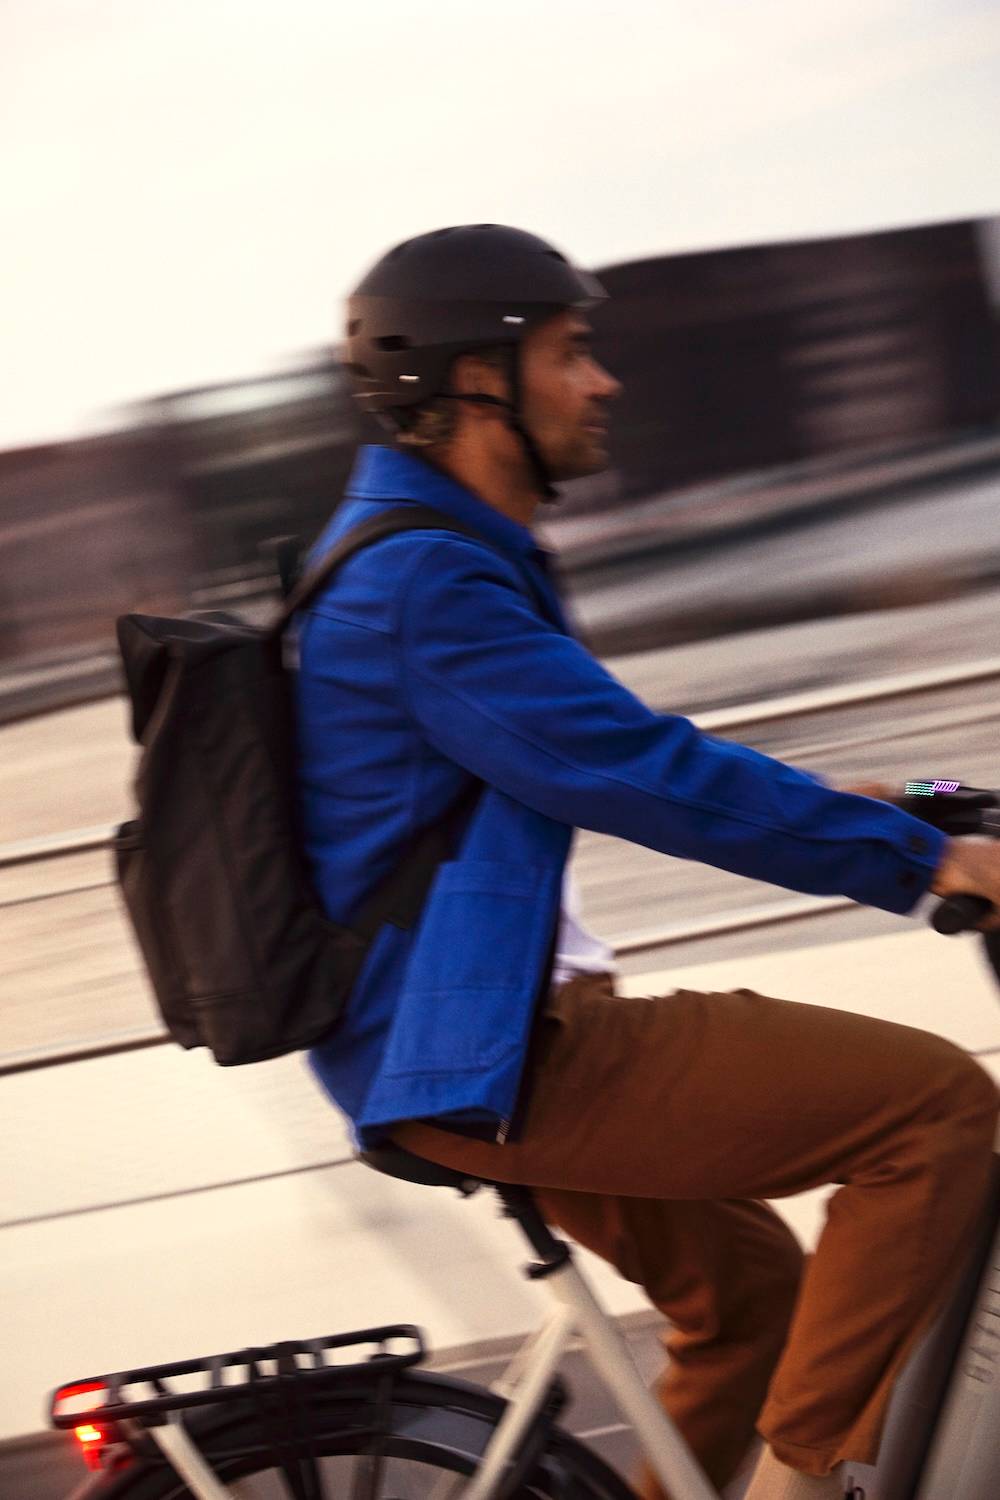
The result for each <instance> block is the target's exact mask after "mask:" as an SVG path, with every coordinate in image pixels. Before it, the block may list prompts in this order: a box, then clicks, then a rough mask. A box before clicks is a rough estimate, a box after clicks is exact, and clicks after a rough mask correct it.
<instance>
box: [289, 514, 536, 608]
mask: <svg viewBox="0 0 1000 1500" xmlns="http://www.w3.org/2000/svg"><path fill="white" fill-rule="evenodd" d="M398 531H455V532H459V533H460V534H461V535H463V536H468V537H472V539H473V540H474V541H477V542H481V543H482V544H483V546H485V547H489V548H490V549H491V551H493V552H500V549H499V548H498V547H497V546H495V545H494V543H493V542H491V541H490V540H489V539H488V538H487V537H485V536H483V534H482V532H481V531H477V530H476V529H475V527H473V526H467V525H466V524H465V523H464V521H457V520H455V518H454V517H453V516H448V515H445V513H444V512H443V511H440V510H434V508H433V507H432V506H430V505H401V506H397V507H396V508H395V509H393V510H387V511H382V512H381V513H380V514H379V515H377V516H372V517H371V518H370V520H367V521H362V522H360V524H359V525H357V526H354V527H352V528H351V530H350V531H348V532H346V533H345V535H344V536H342V537H341V538H340V540H339V541H337V542H335V543H334V545H333V546H332V547H331V548H330V551H329V552H327V553H326V555H325V556H324V557H321V558H320V559H319V560H318V561H317V562H315V563H314V564H313V565H312V567H311V568H307V569H306V571H305V573H304V574H303V575H302V577H301V578H300V579H299V581H298V583H297V584H296V585H295V587H294V588H293V589H292V592H291V593H290V594H289V595H288V598H287V599H285V600H284V602H283V604H282V605H281V608H280V609H279V611H278V614H277V616H276V618H275V619H274V621H273V623H272V624H271V626H270V631H269V633H271V634H273V635H279V634H280V633H281V631H282V630H284V628H285V626H286V625H287V624H288V622H289V621H290V620H291V618H292V616H293V615H294V614H295V613H296V611H297V610H300V609H305V608H306V607H307V606H308V605H309V604H311V603H312V601H313V599H315V597H316V595H317V594H318V593H319V592H320V590H321V589H322V588H323V586H324V585H325V584H326V582H327V580H328V579H329V578H330V576H331V575H332V574H333V572H334V571H335V570H336V568H338V567H339V566H340V564H341V563H342V562H345V561H346V559H347V558H348V557H351V556H352V555H353V554H354V553H355V552H360V551H361V549H362V547H368V546H370V545H371V544H372V542H377V541H379V540H380V539H381V538H382V537H384V536H393V535H394V534H395V533H396V532H398ZM502 555H503V556H504V557H505V558H507V559H508V560H509V561H511V562H514V563H515V564H516V565H517V568H518V571H519V572H520V573H521V576H522V578H523V579H524V581H525V583H526V585H527V587H528V589H529V590H530V593H531V597H532V599H533V600H534V602H535V604H536V605H537V606H538V608H539V610H540V611H541V613H542V614H543V615H544V616H545V617H546V618H547V619H549V620H551V619H552V610H551V607H550V606H549V604H548V601H547V600H546V599H545V596H544V595H543V594H542V592H541V590H540V589H539V588H538V586H537V584H536V583H535V580H534V579H533V578H532V577H531V575H530V573H529V572H528V570H527V569H526V568H525V567H524V566H523V564H522V563H521V562H520V560H519V559H518V558H516V557H514V556H513V555H512V554H511V553H509V552H503V553H502ZM556 623H558V622H556ZM560 628H562V627H560Z"/></svg>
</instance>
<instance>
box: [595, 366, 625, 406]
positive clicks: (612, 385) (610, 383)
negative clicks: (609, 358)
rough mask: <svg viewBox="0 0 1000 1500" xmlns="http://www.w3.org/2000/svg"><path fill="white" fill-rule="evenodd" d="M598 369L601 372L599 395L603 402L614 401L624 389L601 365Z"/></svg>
mask: <svg viewBox="0 0 1000 1500" xmlns="http://www.w3.org/2000/svg"><path fill="white" fill-rule="evenodd" d="M599 368H600V372H601V386H600V395H601V396H602V397H603V399H604V400H605V401H614V400H615V399H616V398H617V397H618V396H620V395H621V393H622V391H623V390H624V389H625V387H624V386H623V385H622V383H621V381H620V380H616V379H615V377H614V376H613V375H612V374H611V373H610V372H609V371H608V370H606V369H605V368H604V366H603V365H601V366H599Z"/></svg>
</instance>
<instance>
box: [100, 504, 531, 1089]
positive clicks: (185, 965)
mask: <svg viewBox="0 0 1000 1500" xmlns="http://www.w3.org/2000/svg"><path fill="white" fill-rule="evenodd" d="M417 529H419V530H428V529H434V530H445V531H454V532H460V533H464V534H465V535H467V536H471V537H474V538H475V539H476V540H478V541H480V542H483V543H484V544H485V545H487V546H491V545H492V544H491V543H490V542H489V541H488V540H487V539H486V538H485V537H483V536H482V535H481V534H480V533H479V532H477V531H474V530H473V529H472V528H471V527H468V526H465V525H463V524H462V523H461V522H459V521H456V520H453V519H452V518H451V517H450V516H446V515H443V514H442V513H441V512H440V511H436V510H432V509H431V508H430V507H428V506H416V505H406V506H401V507H399V508H396V509H393V510H390V511H384V512H382V513H381V514H380V515H377V516H375V517H373V518H372V519H371V520H369V521H365V522H363V523H362V524H361V525H359V526H356V527H355V528H353V530H351V531H350V532H348V533H347V535H345V536H344V537H342V538H341V540H340V541H339V542H337V544H336V545H335V546H334V547H333V548H332V550H331V551H330V552H329V553H328V554H327V555H326V556H325V557H323V558H322V559H321V560H320V561H319V562H318V563H316V564H315V565H314V566H313V567H312V568H311V569H309V570H308V571H307V572H306V574H305V576H304V577H303V578H302V579H301V581H300V582H299V583H297V584H296V585H295V587H294V588H293V589H292V590H291V592H290V593H289V595H288V597H287V598H286V599H285V602H284V604H283V606H282V608H281V610H280V612H279V613H278V615H277V618H276V619H275V620H274V621H273V622H272V623H271V624H270V625H268V626H266V627H259V626H252V625H248V624H246V623H244V622H243V621H241V620H240V619H238V618H237V617H236V616H234V615H227V614H221V613H208V614H202V615H194V616H188V617H182V618H178V619H159V618H156V617H154V616H150V615H139V614H129V615H123V616H121V617H120V618H119V620H118V622H117V630H118V644H119V648H120V650H121V655H122V659H123V662H124V666H125V678H126V684H127V687H128V692H129V696H130V698H131V702H132V729H133V734H134V736H135V739H136V740H137V742H139V743H140V744H141V745H142V747H143V753H142V755H141V757H140V760H139V767H138V772H137V775H136V779H135V793H136V800H137V802H138V808H139V815H138V818H137V819H136V820H135V821H133V822H129V823H123V824H122V825H121V827H120V828H119V829H118V832H117V836H116V838H115V840H114V853H115V863H116V869H117V874H118V880H119V883H120V885H121V890H122V894H123V897H124V902H125V906H126V909H127V912H128V916H129V918H130V920H131V923H132V926H133V928H134V930H135V933H136V936H137V938H138V941H139V946H140V948H141V950H142V955H143V959H144V960H145V965H146V968H147V970H148V973H149V977H150V980H151V981H152V986H153V992H154V995H155V998H156V1002H157V1005H158V1007H159V1010H160V1013H161V1015H162V1016H163V1020H164V1022H165V1023H166V1026H167V1029H168V1031H169V1032H170V1034H171V1035H172V1036H173V1037H174V1039H175V1040H176V1041H178V1042H179V1043H180V1044H181V1046H182V1047H209V1048H211V1050H212V1053H213V1055H214V1057H215V1060H216V1062H218V1063H221V1064H223V1065H224V1066H232V1065H234V1064H239V1063H251V1062H261V1061H263V1060H264V1059H266V1058H270V1057H280V1056H282V1055H283V1054H284V1053H287V1052H294V1051H297V1050H299V1049H300V1048H303V1047H309V1046H311V1045H312V1044H313V1043H314V1042H317V1041H319V1040H320V1038H322V1037H324V1036H326V1035H327V1034H328V1033H329V1032H330V1031H331V1030H332V1029H333V1028H334V1027H335V1026H336V1023H337V1020H338V1018H339V1017H340V1015H341V1013H342V1011H343V1008H344V1005H345V1003H346V1001H347V999H348V996H349V995H350V992H351V988H352V985H353V983H354V981H355V979H356V977H357V974H358V971H359V969H360V967H361V964H362V961H363V960H364V957H365V954H366V953H367V951H368V948H369V946H370V944H371V942H372V940H373V939H374V937H375V935H376V934H377V933H378V931H379V929H380V928H381V926H382V924H383V923H384V922H387V921H388V922H392V923H394V924H395V925H396V926H397V927H401V928H408V927H410V926H412V924H413V923H414V922H415V921H416V919H417V917H418V916H419V914H420V910H421V907H422V905H423V902H424V898H425V896H426V894H427V890H428V888H429V886H430V883H431V880H432V879H433V876H434V873H435V871H436V869H437V867H438V865H439V864H440V862H441V861H442V860H443V859H446V858H448V857H449V855H450V854H451V853H452V852H453V847H454V842H455V839H456V838H457V836H458V833H459V830H460V828H461V826H462V824H463V822H464V819H465V817H466V815H467V814H468V813H470V812H471V810H472V808H473V806H474V805H475V803H476V801H477V800H478V797H479V795H480V794H481V792H482V787H483V784H482V782H480V781H476V782H475V783H474V784H473V785H472V786H471V787H470V788H469V790H468V791H466V792H465V793H463V795H462V797H461V798H460V799H459V800H458V801H457V802H456V803H455V805H454V806H453V807H452V808H451V809H450V810H449V811H448V813H447V814H446V816H445V817H444V818H443V819H442V820H440V821H439V822H437V823H435V824H434V825H432V826H430V827H428V828H427V829H426V830H425V832H424V833H423V834H422V835H421V836H420V837H418V838H417V839H415V840H414V841H413V842H412V843H411V845H410V847H408V848H407V849H405V850H404V851H403V853H402V855H401V858H400V861H399V863H398V865H397V867H396V868H395V870H394V871H393V872H392V873H391V874H390V875H389V877H388V878H387V879H386V880H384V881H383V882H382V883H381V885H380V886H379V887H378V888H376V890H375V891H374V892H373V893H372V895H371V896H370V897H369V899H368V900H367V902H366V903H365V905H364V907H363V908H362V910H361V911H360V914H359V915H358V917H357V918H356V920H355V921H354V922H353V923H352V925H351V926H350V927H345V926H340V925H338V924H337V923H334V922H331V921H329V920H328V919H327V917H326V916H325V914H324V912H323V909H322V907H321V905H320V902H319V899H318V897H317V896H316V895H315V893H314V891H313V890H312V888H311V884H310V880H309V877H308V874H307V870H306V864H305V860H304V857H303V853H302V845H301V840H300V836H299V829H298V814H297V810H296V798H295V783H294V721H293V709H292V697H291V680H290V673H289V672H288V670H287V668H286V664H285V649H284V643H283V637H282V632H283V631H284V628H285V626H286V625H287V624H288V622H289V621H290V619H291V617H292V615H293V614H294V613H295V611H296V610H299V609H302V608H304V607H305V606H307V605H308V604H309V602H310V601H311V600H312V599H313V598H314V596H315V595H316V593H317V592H318V591H319V589H320V588H321V587H322V586H323V585H324V584H325V583H326V582H327V580H328V579H329V577H330V576H331V574H332V573H333V571H334V569H335V568H336V567H337V566H338V565H339V564H340V563H341V562H343V561H344V560H345V559H346V558H347V557H350V556H351V555H352V554H353V553H355V552H357V551H358V550H359V549H360V548H362V547H366V546H369V545H370V544H371V543H372V542H375V541H377V540H379V538H381V537H384V536H389V535H392V534H394V533H395V532H398V531H410V530H417ZM505 555H506V554H505ZM522 571H523V570H522ZM524 576H525V581H526V582H527V584H528V586H529V588H530V589H531V591H532V593H533V595H534V598H535V602H536V603H537V604H539V605H540V607H541V608H542V610H543V612H544V611H545V602H544V599H542V597H541V595H540V594H539V592H538V591H537V590H536V589H535V587H534V585H533V583H532V582H531V580H530V578H529V577H528V575H527V574H526V573H525V574H524Z"/></svg>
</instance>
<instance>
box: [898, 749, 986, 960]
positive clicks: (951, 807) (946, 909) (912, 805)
mask: <svg viewBox="0 0 1000 1500" xmlns="http://www.w3.org/2000/svg"><path fill="white" fill-rule="evenodd" d="M887 800H888V801H889V802H891V803H892V804H893V806H894V807H899V808H901V809H902V810H903V812H908V813H910V815H911V816H912V817H914V818H920V819H921V820H922V821H923V822H924V823H930V824H932V825H933V826H934V827H935V828H940V829H941V831H942V832H943V833H947V834H950V835H952V837H955V838H961V837H968V836H969V835H970V834H983V835H985V836H986V837H987V838H1000V791H990V790H988V789H987V788H984V787H975V786H963V785H962V783H961V782H959V781H943V780H941V779H940V778H937V779H932V780H928V781H908V782H907V783H906V787H905V792H904V795H903V796H901V797H890V798H888V799H887ZM993 910H994V907H993V903H992V902H991V901H988V900H987V899H986V897H985V896H972V895H967V896H965V895H959V896H947V897H946V898H945V899H944V900H943V901H940V902H939V903H938V905H937V906H936V907H935V908H934V911H933V912H932V914H931V926H932V927H933V928H934V930H935V932H940V933H943V934H944V935H945V936H947V937H950V936H952V935H953V934H954V933H956V932H969V931H972V930H975V929H977V928H978V924H979V923H980V922H981V921H982V920H983V918H984V917H988V916H990V914H991V913H992V912H993ZM984 935H988V934H984Z"/></svg>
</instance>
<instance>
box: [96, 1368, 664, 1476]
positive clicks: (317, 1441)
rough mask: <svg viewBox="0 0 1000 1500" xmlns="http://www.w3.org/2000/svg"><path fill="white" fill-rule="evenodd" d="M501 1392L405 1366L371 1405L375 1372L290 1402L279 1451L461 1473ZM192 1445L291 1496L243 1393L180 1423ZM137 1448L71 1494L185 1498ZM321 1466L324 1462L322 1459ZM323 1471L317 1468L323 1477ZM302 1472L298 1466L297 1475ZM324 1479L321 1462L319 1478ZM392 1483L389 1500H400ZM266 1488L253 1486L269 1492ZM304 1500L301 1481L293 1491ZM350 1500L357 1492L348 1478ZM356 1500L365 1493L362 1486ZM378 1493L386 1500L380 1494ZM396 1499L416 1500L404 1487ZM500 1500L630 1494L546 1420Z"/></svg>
mask: <svg viewBox="0 0 1000 1500" xmlns="http://www.w3.org/2000/svg"><path fill="white" fill-rule="evenodd" d="M505 1406H506V1402H505V1401H504V1400H503V1398H502V1397H500V1396H496V1395H494V1394H493V1393H492V1392H490V1391H487V1390H484V1389H483V1388H482V1387H481V1386H476V1385H472V1384H469V1383H467V1382H465V1381H461V1380H455V1379H451V1378H449V1377H444V1376H435V1375H433V1374H431V1373H426V1372H422V1371H416V1370H411V1371H408V1372H406V1373H405V1374H403V1375H401V1376H397V1377H395V1378H394V1379H393V1380H392V1383H391V1388H390V1390H389V1392H388V1394H387V1396H386V1398H385V1400H384V1404H383V1406H382V1408H381V1421H380V1408H379V1401H378V1395H377V1384H376V1382H375V1380H366V1381H365V1383H364V1384H363V1385H361V1386H358V1385H353V1384H352V1386H351V1387H350V1388H348V1389H345V1388H343V1387H339V1388H334V1389H327V1390H323V1391H318V1392H313V1393H310V1396H309V1398H308V1401H302V1402H301V1403H300V1404H299V1405H298V1408H297V1410H298V1413H299V1419H300V1422H301V1423H302V1430H301V1435H300V1437H299V1438H298V1439H288V1440H287V1442H288V1453H289V1457H290V1458H291V1459H293V1460H294V1461H295V1462H304V1463H305V1467H306V1470H307V1471H308V1457H309V1448H310V1446H311V1447H312V1450H313V1453H314V1455H315V1460H317V1461H322V1460H328V1461H329V1460H336V1459H344V1458H346V1459H360V1458H364V1457H367V1456H370V1454H371V1450H372V1448H373V1447H374V1446H375V1445H376V1443H380V1445H381V1451H382V1453H383V1454H384V1456H385V1458H386V1459H387V1460H391V1461H401V1462H408V1463H409V1464H410V1465H418V1466H420V1465H422V1466H423V1467H424V1468H425V1469H426V1470H427V1471H428V1473H430V1472H436V1473H437V1474H438V1475H439V1476H440V1475H441V1474H443V1473H451V1474H454V1475H455V1476H456V1478H459V1477H460V1476H463V1475H466V1476H467V1475H469V1474H471V1473H472V1472H473V1471H474V1469H475V1467H476V1465H477V1463H478V1461H479V1459H480V1457H481V1455H482V1453H483V1450H484V1449H485V1447H486V1444H487V1442H488V1441H489V1438H490V1436H491V1435H492V1433H493V1432H494V1430H495V1428H496V1425H497V1423H498V1422H499V1420H500V1417H501V1416H502V1414H503V1411H504V1409H505ZM185 1425H186V1427H187V1429H188V1431H189V1432H190V1433H191V1435H192V1438H193V1439H194V1441H195V1442H196V1444H197V1446H198V1448H199V1450H200V1451H201V1453H202V1454H203V1456H204V1457H205V1459H206V1460H207V1462H208V1463H209V1464H210V1466H211V1467H212V1469H213V1470H214V1472H215V1473H216V1475H217V1477H218V1478H219V1480H220V1481H221V1482H222V1483H223V1484H232V1483H235V1482H239V1481H248V1480H250V1479H253V1478H254V1477H257V1478H260V1477H261V1476H265V1477H266V1476H267V1475H268V1474H269V1473H273V1474H275V1475H276V1476H279V1477H278V1478H277V1479H276V1480H275V1487H274V1489H273V1494H274V1496H275V1500H279V1497H280V1500H285V1497H288V1500H295V1497H296V1494H297V1491H296V1489H295V1488H293V1487H292V1485H291V1484H290V1483H289V1481H288V1478H287V1477H286V1478H284V1479H283V1480H282V1479H280V1475H281V1472H282V1471H281V1470H280V1469H279V1468H278V1467H277V1465H276V1460H275V1447H274V1444H273V1443H272V1442H271V1440H270V1439H269V1438H268V1437H267V1436H266V1435H263V1434H262V1432H261V1418H260V1415H259V1413H258V1412H256V1411H255V1410H254V1408H253V1406H252V1404H251V1403H250V1402H249V1401H244V1400H242V1399H241V1400H239V1401H234V1402H231V1403H228V1404H227V1405H225V1406H221V1407H217V1408H216V1407H209V1408H203V1409H201V1410H199V1411H198V1412H196V1413H194V1414H192V1415H191V1416H190V1418H189V1420H188V1421H187V1422H186V1424H185ZM147 1444H148V1445H149V1446H148V1449H147V1451H144V1452H143V1453H141V1454H137V1453H134V1452H128V1453H124V1454H122V1456H121V1457H120V1458H119V1460H118V1462H117V1463H116V1464H115V1466H114V1468H113V1469H111V1470H107V1471H105V1472H103V1473H100V1474H95V1475H94V1476H93V1477H92V1479H91V1480H90V1481H89V1482H87V1483H85V1484H84V1485H83V1487H82V1488H80V1489H78V1490H76V1491H74V1493H73V1496H72V1500H191V1491H190V1490H189V1489H188V1487H187V1485H186V1484H185V1483H184V1481H183V1480H182V1479H181V1478H180V1476H179V1475H178V1474H177V1473H176V1471H175V1470H174V1469H173V1468H172V1466H171V1465H170V1464H168V1463H167V1461H166V1460H165V1459H164V1458H163V1457H162V1455H160V1453H159V1450H158V1449H155V1447H154V1446H153V1444H152V1439H151V1438H147V1439H145V1440H144V1444H143V1446H144V1448H145V1447H146V1445H147ZM324 1467H325V1466H324ZM323 1472H324V1471H323V1469H322V1468H321V1469H320V1474H321V1475H323ZM307 1477H308V1474H307ZM328 1477H329V1469H327V1473H326V1475H325V1476H324V1479H325V1478H328ZM398 1488H399V1486H398V1485H397V1486H396V1487H395V1489H394V1490H393V1491H392V1492H391V1494H392V1500H400V1496H399V1494H398ZM271 1493H272V1492H271V1491H264V1492H262V1500H263V1496H264V1494H266V1495H267V1497H268V1500H270V1495H271ZM301 1493H302V1494H303V1495H304V1496H305V1497H306V1500H308V1496H309V1493H310V1492H309V1490H308V1488H307V1489H306V1490H304V1491H302V1492H301ZM314 1493H316V1494H321V1495H322V1496H323V1500H341V1497H342V1495H343V1494H344V1493H345V1491H344V1488H343V1485H342V1483H340V1481H339V1479H338V1482H337V1485H336V1487H335V1488H331V1487H330V1486H329V1484H325V1485H324V1488H322V1489H317V1490H315V1491H314ZM350 1493H351V1496H352V1500H355V1497H357V1496H359V1494H360V1491H359V1489H358V1487H357V1486H356V1485H355V1484H354V1482H353V1480H352V1484H351V1489H350ZM365 1500H375V1496H374V1495H372V1494H369V1495H367V1496H366V1497H365ZM379 1500H387V1497H385V1492H384V1491H383V1494H382V1495H380V1497H379ZM405 1500H418V1497H417V1496H416V1495H412V1494H411V1495H409V1496H406V1497H405ZM506 1500H635V1496H634V1493H633V1491H632V1490H631V1489H630V1488H629V1487H628V1485H627V1484H626V1483H625V1482H624V1480H623V1479H622V1478H621V1477H620V1475H618V1474H617V1473H616V1472H615V1470H613V1469H612V1468H610V1467H609V1465H607V1464H606V1463H605V1462H604V1460H603V1459H601V1458H600V1457H599V1456H598V1455H597V1454H596V1453H594V1452H592V1451H591V1449H589V1448H587V1447H586V1446H585V1444H583V1443H581V1442H579V1441H578V1440H577V1439H576V1438H574V1437H573V1436H571V1434H569V1433H567V1432H565V1431H564V1430H562V1429H561V1428H559V1427H557V1426H556V1425H554V1424H549V1425H548V1426H547V1429H546V1431H545V1433H544V1443H543V1445H542V1446H541V1448H540V1451H539V1452H537V1453H535V1454H534V1455H533V1457H532V1460H531V1466H530V1468H529V1470H528V1472H527V1473H525V1474H524V1475H523V1476H522V1477H521V1478H520V1479H519V1480H518V1483H517V1486H516V1488H514V1489H513V1490H512V1492H511V1494H510V1495H509V1496H507V1497H506Z"/></svg>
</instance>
